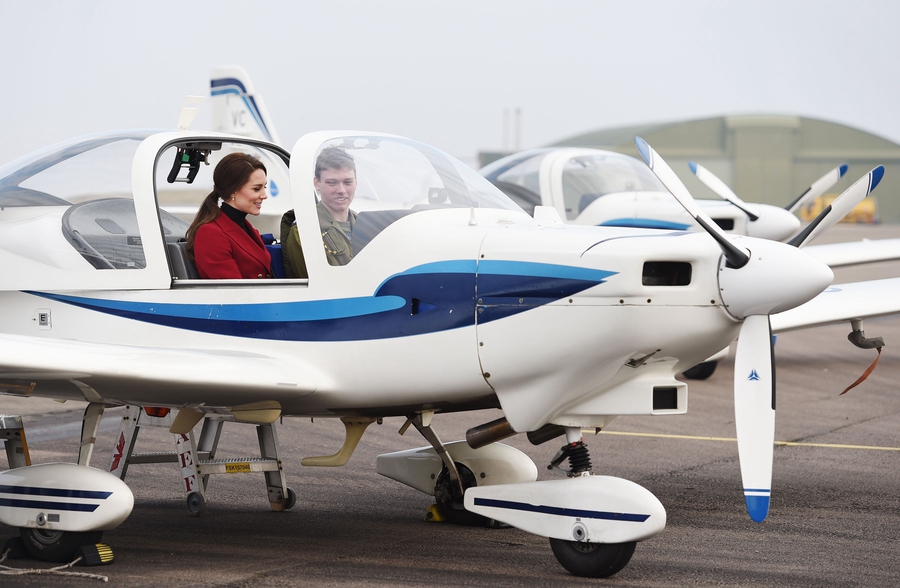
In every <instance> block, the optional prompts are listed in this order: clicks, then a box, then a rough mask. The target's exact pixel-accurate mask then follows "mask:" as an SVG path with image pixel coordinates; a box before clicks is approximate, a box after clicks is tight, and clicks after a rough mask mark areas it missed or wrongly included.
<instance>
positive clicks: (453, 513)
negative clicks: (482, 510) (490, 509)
mask: <svg viewBox="0 0 900 588" xmlns="http://www.w3.org/2000/svg"><path fill="white" fill-rule="evenodd" d="M456 471H458V472H459V477H460V478H461V479H462V483H463V488H473V487H475V486H477V485H478V482H477V481H476V478H475V474H473V473H472V470H470V469H469V468H467V467H466V466H464V465H463V464H461V463H457V464H456ZM434 501H435V503H436V504H437V507H438V511H440V513H441V516H442V517H443V518H444V520H445V521H447V522H448V523H453V524H454V525H463V526H466V527H486V526H488V524H489V523H490V519H488V518H486V517H483V516H481V515H477V514H475V513H474V512H469V511H467V510H466V508H465V506H463V495H462V494H461V493H460V491H459V485H458V484H456V483H454V482H453V481H452V480H451V479H450V472H449V471H448V470H447V466H444V469H442V470H441V473H440V475H438V477H437V481H436V482H435V484H434Z"/></svg>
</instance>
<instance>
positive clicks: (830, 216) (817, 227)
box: [788, 165, 884, 247]
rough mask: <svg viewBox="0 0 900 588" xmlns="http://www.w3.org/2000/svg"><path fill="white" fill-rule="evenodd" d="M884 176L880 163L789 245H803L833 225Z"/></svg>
mask: <svg viewBox="0 0 900 588" xmlns="http://www.w3.org/2000/svg"><path fill="white" fill-rule="evenodd" d="M883 176H884V166H883V165H879V166H878V167H876V168H875V169H873V170H872V171H870V172H869V173H868V174H866V175H864V176H863V177H861V178H860V179H858V180H856V182H855V183H854V184H853V185H852V186H850V187H849V188H847V189H846V190H844V192H843V193H842V194H841V195H840V196H838V197H837V198H836V199H835V201H834V202H832V203H831V204H830V205H828V206H826V207H825V209H824V210H823V211H822V212H820V213H819V216H817V217H816V218H814V219H813V220H812V222H811V223H809V224H808V225H806V227H805V228H804V229H803V230H802V231H800V232H799V233H797V234H796V235H794V236H793V237H792V238H791V240H790V241H788V245H793V246H794V247H803V246H804V245H806V244H807V243H810V242H811V241H812V240H813V239H815V238H816V237H817V236H819V235H821V234H822V233H823V232H825V231H827V230H828V229H830V228H831V227H833V226H834V225H835V224H837V223H838V221H840V220H841V219H842V218H844V217H845V216H847V214H848V213H849V212H850V211H851V210H853V208H854V207H855V206H856V205H857V204H859V203H860V202H862V201H863V198H865V197H866V196H868V195H869V194H871V193H872V190H874V189H875V187H876V186H877V185H878V183H879V182H880V181H881V178H882V177H883Z"/></svg>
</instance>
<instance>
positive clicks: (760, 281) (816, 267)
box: [635, 137, 877, 522]
mask: <svg viewBox="0 0 900 588" xmlns="http://www.w3.org/2000/svg"><path fill="white" fill-rule="evenodd" d="M635 144H636V145H637V148H638V151H639V152H640V153H641V156H642V157H643V158H644V161H646V162H647V165H648V166H649V167H650V169H651V170H652V171H653V173H654V174H656V176H657V177H658V178H659V179H660V181H662V183H663V184H664V185H665V186H666V188H668V189H669V191H670V192H672V194H673V195H674V196H675V198H676V199H677V200H678V201H679V202H680V203H681V204H682V206H684V208H685V210H687V212H688V214H690V215H691V216H693V217H694V218H695V219H696V220H697V222H698V223H699V224H700V225H701V226H702V227H703V228H704V229H706V231H707V232H708V233H709V234H710V235H711V236H712V237H713V238H714V239H715V240H716V242H717V243H718V244H719V247H720V248H721V249H722V253H723V256H724V257H725V259H726V260H727V262H728V263H727V264H726V265H725V267H723V268H721V271H720V272H719V287H720V288H721V294H722V300H723V302H724V303H725V307H726V310H727V311H728V312H729V313H730V314H731V315H732V316H734V317H735V318H737V319H739V320H740V319H742V320H743V324H742V325H741V331H740V335H739V338H738V345H737V351H736V356H735V362H734V366H735V367H734V410H735V428H736V430H737V436H738V456H739V458H740V462H741V480H742V482H743V485H744V497H745V501H746V503H747V512H748V513H749V514H750V518H751V519H753V520H754V521H756V522H761V521H763V520H764V519H765V518H766V515H767V514H768V511H769V500H770V496H771V487H772V458H773V452H774V441H775V359H774V354H773V352H774V350H773V348H772V331H771V326H770V323H769V315H771V314H773V313H777V312H781V311H784V310H787V309H790V308H793V307H795V306H799V305H800V304H803V303H804V302H807V301H808V300H810V299H812V298H813V297H815V296H816V295H817V294H819V293H820V292H822V291H823V290H824V289H825V288H826V287H828V286H829V285H830V284H831V281H832V280H833V279H834V274H833V273H832V271H831V269H830V268H829V267H828V266H826V265H825V264H823V263H821V262H819V261H818V260H815V259H814V258H812V257H811V256H809V255H807V254H805V253H803V252H801V251H800V249H799V247H791V246H790V245H788V244H785V243H779V242H776V241H768V240H765V239H755V238H749V237H742V236H734V237H731V238H729V237H728V236H726V235H725V234H724V232H723V231H722V230H721V229H720V228H719V227H718V226H716V225H715V224H714V223H713V222H712V221H711V220H709V217H707V216H706V215H705V214H704V213H703V212H702V210H700V208H699V206H698V205H697V203H696V202H695V201H694V199H693V197H692V196H691V194H690V192H689V191H688V190H687V188H686V187H685V186H684V184H683V183H682V182H681V180H680V179H679V178H678V176H677V175H676V174H675V172H674V171H672V169H671V168H670V167H669V166H668V164H666V162H665V161H664V160H663V159H662V158H661V157H660V156H659V154H657V153H656V151H655V150H654V149H653V148H652V147H650V145H648V144H647V142H646V141H644V140H643V139H641V138H640V137H636V138H635ZM876 183H877V182H876ZM836 203H837V201H836ZM851 208H852V207H851ZM843 209H844V207H843V205H841V206H840V207H839V206H834V207H833V211H836V212H834V214H835V216H836V215H837V213H839V212H840V210H843ZM847 210H849V209H847ZM826 218H828V219H829V220H830V215H828V214H825V215H823V219H822V220H821V221H820V223H819V224H822V223H824V222H825V219H826ZM835 222H836V221H835ZM828 226H830V225H828ZM735 242H746V243H747V248H746V249H745V248H742V247H738V246H737V245H736V244H735ZM750 249H752V252H751V251H750Z"/></svg>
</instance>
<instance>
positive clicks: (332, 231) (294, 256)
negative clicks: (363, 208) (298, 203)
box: [281, 202, 356, 278]
mask: <svg viewBox="0 0 900 588" xmlns="http://www.w3.org/2000/svg"><path fill="white" fill-rule="evenodd" d="M316 214H317V215H318V217H319V229H320V230H321V231H322V245H323V246H324V247H325V257H326V258H327V259H328V263H329V265H346V264H347V263H349V262H350V260H351V259H353V246H352V244H351V240H350V233H352V231H353V225H354V224H355V223H356V213H355V212H353V211H352V210H351V211H350V214H349V217H348V218H349V223H350V231H349V232H347V231H345V230H344V229H343V228H342V227H341V224H340V223H339V222H337V221H336V220H334V217H333V216H332V215H331V212H330V211H329V210H328V209H327V208H325V205H324V204H322V203H321V202H319V203H318V204H317V205H316ZM281 250H282V253H283V255H284V271H285V274H286V275H287V277H289V278H307V277H309V273H308V272H307V270H306V262H305V260H304V259H303V247H302V246H301V245H300V234H299V232H298V231H297V225H296V223H294V211H292V210H291V211H288V212H286V213H285V214H284V216H283V217H282V218H281Z"/></svg>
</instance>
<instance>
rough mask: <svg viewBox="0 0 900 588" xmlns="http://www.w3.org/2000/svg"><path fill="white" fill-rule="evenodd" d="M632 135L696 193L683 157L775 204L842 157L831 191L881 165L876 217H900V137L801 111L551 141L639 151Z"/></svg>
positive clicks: (703, 190) (743, 192)
mask: <svg viewBox="0 0 900 588" xmlns="http://www.w3.org/2000/svg"><path fill="white" fill-rule="evenodd" d="M636 135H637V136H640V137H643V138H644V139H645V140H646V141H647V142H648V143H650V145H652V146H653V148H654V149H656V151H657V152H659V154H660V155H662V156H663V157H664V158H665V160H666V161H667V162H668V163H669V165H671V166H672V168H673V169H674V170H675V171H676V172H677V173H678V175H679V176H680V177H681V179H682V180H683V181H684V183H685V185H686V186H687V187H688V188H689V189H690V190H691V193H692V194H694V196H695V197H697V198H715V196H714V195H713V194H712V192H711V191H710V190H709V189H708V188H707V187H706V186H704V185H703V184H701V183H700V182H699V181H698V180H697V179H696V178H695V177H694V175H693V174H692V173H691V171H690V169H689V168H688V162H689V161H696V162H697V163H699V164H701V165H703V166H704V167H706V168H707V169H709V170H710V171H712V172H713V173H714V174H716V175H717V176H719V177H720V178H721V179H722V180H723V181H724V182H725V183H726V184H728V185H729V186H730V187H731V189H732V190H734V192H735V194H737V195H738V196H739V197H741V198H742V199H743V200H745V201H747V202H764V203H767V204H774V205H778V206H785V205H787V204H789V203H791V202H793V200H794V199H795V198H796V197H798V196H799V195H800V194H801V193H803V192H804V191H805V190H806V188H808V187H809V185H810V184H811V183H812V182H814V181H815V180H816V179H818V178H819V177H821V176H822V175H823V174H824V173H825V172H827V171H828V170H830V169H833V168H835V167H837V166H838V165H841V164H842V163H846V164H848V165H849V170H848V171H847V173H846V175H845V176H844V177H843V178H841V180H840V182H838V183H837V184H836V185H835V186H834V187H833V188H832V189H831V190H830V191H829V194H832V193H833V195H835V196H836V195H837V194H840V193H841V192H843V191H844V190H845V189H846V188H848V187H849V186H850V185H851V184H852V183H853V182H855V181H856V180H857V179H859V178H860V177H861V176H863V175H864V174H866V173H867V172H868V171H870V170H871V169H872V168H874V167H875V166H877V165H884V167H885V174H884V179H883V180H882V182H881V184H879V186H878V188H876V190H875V191H874V192H873V194H872V196H871V197H874V199H875V205H876V206H875V210H876V214H877V220H880V221H881V222H886V223H900V145H897V144H896V143H893V142H891V141H888V140H887V139H884V138H882V137H879V136H876V135H873V134H871V133H868V132H865V131H862V130H859V129H855V128H851V127H848V126H845V125H841V124H838V123H834V122H828V121H824V120H817V119H813V118H806V117H800V116H781V115H739V116H720V117H715V118H706V119H698V120H688V121H678V122H669V123H658V124H646V125H637V126H631V127H620V128H613V129H605V130H598V131H593V132H590V133H585V134H583V135H578V136H574V137H569V138H567V139H563V140H561V141H559V142H557V143H554V144H553V146H570V147H575V146H577V147H593V148H596V149H606V150H609V151H617V152H620V153H625V154H628V155H631V156H634V157H637V158H640V156H639V155H638V152H637V149H636V148H635V146H634V137H635V136H636ZM871 197H870V198H871Z"/></svg>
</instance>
